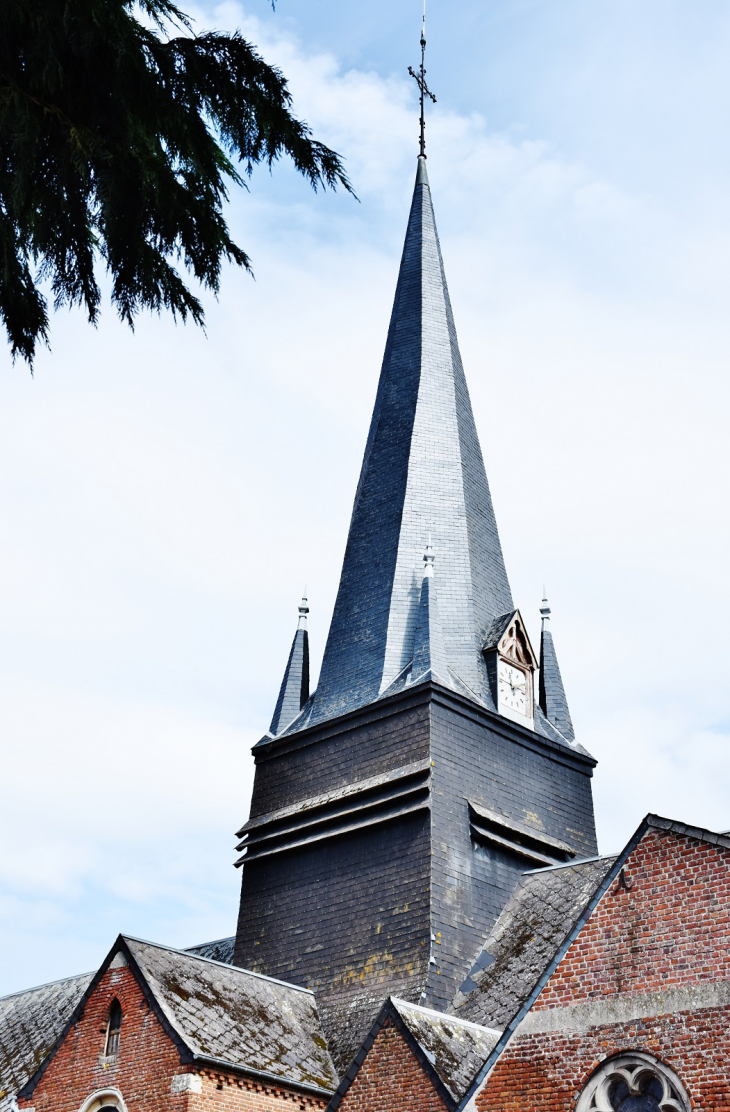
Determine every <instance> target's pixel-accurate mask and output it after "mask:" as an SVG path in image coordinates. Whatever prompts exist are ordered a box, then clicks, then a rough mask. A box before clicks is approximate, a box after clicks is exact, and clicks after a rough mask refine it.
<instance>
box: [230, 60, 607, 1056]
mask: <svg viewBox="0 0 730 1112" xmlns="http://www.w3.org/2000/svg"><path fill="white" fill-rule="evenodd" d="M424 72H425V71H424ZM508 416H509V415H508V414H503V415H502V416H501V419H503V420H506V419H507V418H508ZM299 646H302V641H301V639H300V642H299ZM301 652H303V647H302V648H301V651H300V647H298V646H297V642H296V638H295V646H293V648H292V655H291V656H290V661H289V666H288V673H287V676H285V682H284V684H283V685H282V691H283V692H285V693H288V694H285V695H282V696H280V704H281V706H279V705H277V714H275V717H274V721H273V722H272V729H271V730H270V732H269V733H268V734H266V735H265V736H264V737H263V738H262V739H261V741H260V742H258V744H257V745H256V746H255V747H254V750H253V752H254V756H255V761H256V775H255V782H254V789H253V798H252V803H251V812H250V816H249V819H248V821H247V822H246V824H245V825H244V826H243V828H242V830H241V831H240V837H241V842H240V846H239V848H240V850H241V852H242V856H241V858H240V860H239V862H238V864H239V865H240V866H241V867H242V871H243V878H242V889H241V908H240V916H239V922H238V932H237V940H236V951H235V960H236V962H237V963H238V964H240V965H242V966H245V967H247V968H249V969H253V970H258V971H260V972H262V973H266V974H268V975H270V976H274V977H280V978H282V979H285V980H288V981H293V982H295V983H297V984H301V985H306V986H307V987H309V988H312V989H313V990H314V991H315V992H316V993H317V998H318V1003H319V1005H320V1010H321V1013H322V1015H323V1019H324V1022H325V1026H326V1029H327V1033H328V1037H329V1038H330V1040H331V1045H332V1051H333V1056H334V1057H335V1059H336V1062H337V1064H338V1066H339V1067H340V1069H343V1068H346V1066H347V1064H348V1061H349V1055H351V1054H352V1053H353V1052H354V1049H355V1048H356V1047H357V1045H358V1043H359V1041H360V1039H361V1038H362V1036H363V1034H364V1032H365V1031H366V1030H367V1028H368V1026H369V1024H370V1023H371V1022H372V1020H373V1018H374V1016H375V1015H376V1013H377V1011H378V1010H379V1008H380V1005H381V1003H382V1001H383V999H384V998H385V997H386V996H388V995H398V996H401V997H404V998H405V999H408V1000H411V1001H414V1002H421V1003H423V1004H426V1005H428V1006H429V1007H434V1008H446V1007H448V1005H449V1002H450V1000H451V998H452V996H453V994H454V992H455V990H456V989H457V988H458V987H459V985H460V984H461V982H462V981H463V979H464V977H465V976H466V973H467V970H468V969H469V968H470V966H471V964H472V962H473V960H474V957H475V956H476V954H477V953H478V952H479V951H480V949H481V946H482V943H483V941H484V938H485V937H486V934H487V932H488V931H489V929H490V927H491V926H492V925H493V923H494V922H495V920H496V918H497V916H498V915H499V913H500V912H501V910H502V908H503V907H504V905H505V903H506V901H507V900H508V899H509V896H510V895H511V892H512V890H513V889H514V886H515V883H516V881H517V879H518V877H519V876H520V874H521V873H522V872H523V871H525V870H527V869H531V868H539V867H540V866H541V865H546V864H555V863H556V862H560V861H568V860H571V859H572V858H573V857H576V856H578V857H579V856H587V855H591V854H594V853H595V852H596V836H595V827H594V820H593V805H592V798H591V775H592V770H593V767H594V765H595V761H594V760H593V758H592V757H591V756H590V755H589V754H588V753H587V752H586V751H585V750H584V749H583V748H582V747H581V746H580V745H579V744H578V743H577V742H576V741H575V740H574V737H573V735H572V725H570V727H569V729H568V727H567V725H566V723H568V724H569V723H570V717H569V715H568V713H567V702H565V699H564V692H563V690H562V681H561V680H560V673H559V670H558V668H557V658H556V657H555V652H554V646H553V643H552V638H551V636H550V634H549V633H547V634H543V639H542V646H541V652H542V662H543V669H544V671H545V682H543V680H542V679H540V681H539V682H538V678H537V668H538V660H537V658H536V655H535V653H534V651H533V649H532V646H531V644H530V640H529V637H528V636H527V631H526V629H525V625H524V622H523V620H522V617H521V615H520V612H519V611H518V610H517V609H516V608H515V605H514V602H513V599H512V593H511V590H510V586H509V581H508V578H507V572H506V569H505V564H504V558H503V555H502V547H501V544H500V539H499V534H498V531H497V523H496V520H495V515H494V510H493V507H492V500H491V496H490V492H489V485H488V482H487V476H486V473H485V469H484V463H483V459H482V453H481V448H480V445H479V439H478V437H477V432H476V426H475V423H474V417H473V414H472V408H471V402H470V400H469V392H468V390H467V385H466V380H465V377H464V371H463V368H462V364H461V357H460V355H459V347H458V343H457V338H456V330H455V327H454V320H453V315H452V310H451V303H450V300H449V294H448V289H447V285H446V278H445V274H444V267H443V261H442V257H441V249H440V246H439V240H438V236H437V233H436V225H435V220H434V213H433V207H432V200H431V190H430V187H429V183H428V175H427V172H426V159H425V156H424V155H423V154H422V155H421V156H419V159H418V166H417V173H416V182H415V188H414V193H413V201H412V204H411V210H410V216H409V220H408V228H407V232H406V237H405V244H404V248H403V255H402V259H401V264H400V272H399V276H398V283H397V287H396V292H395V300H394V304H393V311H392V315H391V320H390V327H389V330H388V337H387V341H386V345H385V354H384V358H383V365H382V371H381V375H380V381H379V385H378V389H377V395H376V398H375V406H374V410H373V417H372V422H371V425H370V431H369V434H368V438H367V443H366V445H365V453H364V458H363V464H362V470H361V473H360V479H359V483H358V487H357V491H356V494H355V501H354V506H353V511H352V519H351V523H350V531H349V536H348V540H347V546H346V549H345V555H344V561H343V566H342V574H341V579H340V585H339V591H338V594H337V600H336V603H335V608H334V613H333V616H332V622H331V625H330V629H329V635H328V637H327V642H326V646H325V650H324V658H323V661H322V668H321V673H320V678H319V684H318V686H317V690H316V691H315V692H313V693H312V694H311V695H309V697H308V698H307V699H306V701H304V702H303V695H304V691H305V688H304V686H303V685H302V684H301V682H300V679H299V677H300V676H301V675H302V672H303V666H301V667H300V664H299V660H300V657H301ZM297 654H299V655H297ZM292 669H293V671H292ZM291 676H294V677H295V678H294V680H293V681H292V680H291ZM556 676H557V680H556ZM558 682H559V684H560V691H559V692H558V690H557V686H556V685H557V684H558ZM292 693H293V695H292ZM538 693H539V697H538ZM292 698H294V702H292ZM285 707H287V708H288V712H287V713H286V714H284V713H283V710H284V708H285ZM287 719H288V720H287Z"/></svg>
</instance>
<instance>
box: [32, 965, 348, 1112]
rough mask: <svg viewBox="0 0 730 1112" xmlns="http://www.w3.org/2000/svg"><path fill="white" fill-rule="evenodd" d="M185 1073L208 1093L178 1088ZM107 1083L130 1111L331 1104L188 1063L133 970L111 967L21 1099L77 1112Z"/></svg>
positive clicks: (284, 1110)
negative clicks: (116, 1033) (116, 1015)
mask: <svg viewBox="0 0 730 1112" xmlns="http://www.w3.org/2000/svg"><path fill="white" fill-rule="evenodd" d="M115 997H116V998H117V999H118V1000H119V1003H120V1004H121V1007H122V1028H121V1036H120V1040H119V1052H118V1055H117V1059H116V1062H114V1063H113V1064H103V1062H102V1061H100V1059H101V1056H102V1055H103V1053H104V1045H105V1041H106V1029H107V1020H108V1016H109V1007H110V1005H111V1003H112V1001H113V1000H114V998H115ZM183 1074H194V1075H195V1081H194V1087H195V1088H200V1090H201V1091H200V1092H198V1093H196V1092H194V1091H192V1092H190V1091H188V1092H177V1093H174V1092H173V1091H172V1084H173V1078H174V1077H178V1078H179V1077H180V1076H181V1075H183ZM106 1088H110V1089H117V1090H118V1091H119V1092H120V1093H121V1094H122V1097H123V1099H124V1101H125V1103H126V1105H127V1109H128V1112H212V1110H214V1109H215V1110H220V1112H295V1110H296V1112H320V1110H322V1109H324V1108H325V1106H326V1104H327V1101H326V1100H325V1099H318V1098H316V1097H309V1096H306V1095H304V1094H302V1093H300V1092H298V1091H296V1090H293V1089H292V1090H290V1091H288V1090H280V1089H277V1088H274V1087H273V1086H270V1085H265V1084H261V1083H260V1082H258V1081H256V1080H254V1079H252V1078H247V1077H241V1076H237V1075H235V1074H233V1072H231V1073H230V1074H228V1073H226V1072H219V1071H216V1072H212V1071H206V1070H203V1071H200V1070H197V1069H196V1067H195V1066H194V1065H182V1064H181V1061H180V1055H179V1053H178V1050H177V1048H176V1046H175V1045H174V1043H173V1042H172V1041H171V1039H170V1038H169V1037H168V1035H167V1034H166V1032H165V1031H164V1029H163V1027H162V1025H161V1024H160V1022H159V1020H158V1019H157V1017H156V1015H155V1014H154V1012H153V1011H151V1010H150V1008H149V1006H148V1004H147V1001H146V999H145V997H144V994H143V993H142V990H141V989H140V987H139V985H138V983H137V980H136V978H135V976H134V974H133V973H132V971H131V970H130V969H129V968H128V967H126V968H121V969H108V970H107V972H106V973H105V974H104V976H103V977H102V979H101V981H100V982H99V984H98V986H97V987H96V989H95V991H94V992H93V993H92V995H91V996H90V998H89V1000H88V1001H87V1004H86V1007H85V1008H84V1012H83V1016H82V1018H81V1019H80V1021H79V1022H78V1023H77V1024H76V1025H75V1026H74V1027H72V1028H71V1030H70V1031H69V1032H68V1034H67V1035H66V1038H65V1039H64V1041H63V1043H62V1044H61V1046H60V1047H59V1049H58V1051H57V1053H56V1055H55V1056H54V1058H53V1059H52V1061H51V1063H50V1065H49V1066H48V1068H47V1069H46V1071H45V1073H44V1074H43V1076H42V1078H41V1080H40V1082H39V1083H38V1085H37V1086H36V1089H35V1092H34V1093H33V1096H32V1098H31V1100H29V1101H19V1102H18V1104H19V1108H20V1109H24V1108H26V1109H28V1108H32V1109H34V1110H35V1112H78V1109H79V1108H80V1107H81V1105H82V1104H83V1103H84V1101H85V1100H86V1099H87V1098H88V1097H89V1096H91V1094H92V1093H94V1092H96V1091H97V1090H100V1089H106Z"/></svg>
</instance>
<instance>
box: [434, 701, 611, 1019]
mask: <svg viewBox="0 0 730 1112" xmlns="http://www.w3.org/2000/svg"><path fill="white" fill-rule="evenodd" d="M430 717H431V759H432V760H433V772H432V778H433V786H432V802H431V815H432V847H431V848H432V851H433V856H432V882H431V901H432V902H431V929H432V932H433V935H434V937H435V940H436V941H435V944H434V949H433V953H434V956H435V957H436V963H435V964H432V966H431V970H430V978H429V985H428V994H427V995H428V1002H429V1004H430V1005H431V1006H432V1007H436V1008H440V1007H447V1006H448V1004H449V1003H450V1001H451V999H452V997H453V995H454V992H455V991H456V989H457V988H458V987H459V985H460V984H461V982H462V981H463V980H464V977H465V976H466V973H467V971H468V969H469V968H470V966H471V964H472V962H473V960H474V959H475V957H476V955H477V953H478V952H479V951H480V950H481V948H482V945H483V943H484V939H485V937H486V935H487V934H488V932H489V930H490V929H491V928H492V926H493V925H494V923H495V922H496V920H497V918H498V917H499V915H500V913H501V911H502V909H503V908H504V906H505V904H506V902H507V900H508V899H509V897H510V896H511V894H512V892H513V890H514V887H515V884H516V882H517V879H518V877H519V875H520V874H521V873H522V872H524V871H525V870H526V869H530V868H535V867H538V868H539V863H537V862H529V861H526V860H525V859H524V858H522V857H518V856H516V855H515V854H514V853H511V852H509V851H507V850H503V849H499V848H498V847H497V846H496V845H489V846H485V845H480V844H479V843H478V842H477V841H476V840H475V839H474V838H473V837H472V834H471V831H470V821H469V820H470V816H469V802H470V801H471V802H473V803H477V804H480V805H482V806H483V807H485V808H488V809H489V810H490V811H494V812H496V813H497V814H499V815H502V816H504V818H505V819H506V820H508V821H510V822H512V823H514V824H516V825H518V826H524V827H529V828H531V829H534V830H535V831H539V832H541V833H542V834H545V835H548V836H549V837H551V838H553V839H556V840H558V841H561V842H565V843H567V844H568V845H570V846H571V847H572V848H573V849H574V850H575V852H576V854H577V855H578V856H590V855H592V854H594V853H596V831H595V822H594V816H593V800H592V794H591V776H592V772H593V766H594V764H595V762H594V761H593V759H592V758H589V757H587V756H584V755H581V754H579V753H572V752H570V751H569V750H568V749H567V747H566V746H561V745H559V744H556V743H553V742H550V741H549V740H548V739H545V738H542V737H540V736H539V735H536V734H534V733H533V732H532V731H530V730H527V729H524V728H522V727H520V726H518V725H516V724H513V723H511V722H509V721H508V720H506V719H504V718H500V717H499V716H497V715H495V714H490V713H489V712H486V711H484V712H482V711H480V710H479V709H478V708H477V707H474V706H471V705H470V704H468V703H467V702H466V700H461V699H458V698H455V697H454V696H453V695H451V694H449V693H447V692H446V691H444V690H443V689H436V690H435V691H434V692H433V695H432V699H431V716H430Z"/></svg>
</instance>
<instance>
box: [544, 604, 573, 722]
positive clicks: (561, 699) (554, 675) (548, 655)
mask: <svg viewBox="0 0 730 1112" xmlns="http://www.w3.org/2000/svg"><path fill="white" fill-rule="evenodd" d="M550 614H551V610H550V607H549V606H548V601H547V599H546V598H544V599H543V600H542V606H541V607H540V615H541V617H542V632H541V634H540V708H541V710H542V712H543V714H544V715H545V717H546V718H547V719H549V720H550V722H552V724H553V726H555V727H556V729H558V730H560V733H561V734H562V735H563V737H564V738H566V739H567V740H568V741H575V730H574V729H573V722H572V720H571V717H570V711H569V710H568V700H567V699H566V697H565V688H564V687H563V679H562V676H561V675H560V668H559V667H558V658H557V655H556V653H555V645H554V644H553V635H552V633H551V632H550Z"/></svg>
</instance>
